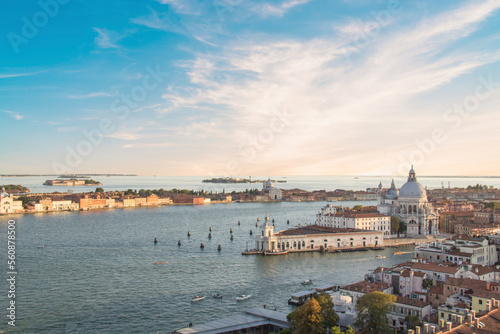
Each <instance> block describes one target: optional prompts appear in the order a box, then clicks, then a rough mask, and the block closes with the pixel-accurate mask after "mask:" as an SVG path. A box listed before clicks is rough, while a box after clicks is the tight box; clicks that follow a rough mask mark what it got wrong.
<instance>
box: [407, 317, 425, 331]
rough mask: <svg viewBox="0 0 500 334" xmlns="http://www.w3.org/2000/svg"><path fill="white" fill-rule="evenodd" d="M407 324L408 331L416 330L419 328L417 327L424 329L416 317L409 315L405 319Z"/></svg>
mask: <svg viewBox="0 0 500 334" xmlns="http://www.w3.org/2000/svg"><path fill="white" fill-rule="evenodd" d="M405 324H406V328H407V329H413V330H415V327H417V326H420V327H422V322H421V321H420V319H419V318H418V317H417V316H415V315H407V316H406V317H405Z"/></svg>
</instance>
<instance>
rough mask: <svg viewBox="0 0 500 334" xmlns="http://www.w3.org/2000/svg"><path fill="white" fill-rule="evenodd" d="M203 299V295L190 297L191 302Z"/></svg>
mask: <svg viewBox="0 0 500 334" xmlns="http://www.w3.org/2000/svg"><path fill="white" fill-rule="evenodd" d="M203 299H205V296H194V297H193V298H191V302H197V301H200V300H203Z"/></svg>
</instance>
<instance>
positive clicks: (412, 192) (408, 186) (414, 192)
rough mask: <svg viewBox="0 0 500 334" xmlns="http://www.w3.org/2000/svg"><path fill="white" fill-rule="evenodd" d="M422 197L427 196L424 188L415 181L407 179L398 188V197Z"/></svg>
mask: <svg viewBox="0 0 500 334" xmlns="http://www.w3.org/2000/svg"><path fill="white" fill-rule="evenodd" d="M408 197H410V198H424V197H427V192H426V191H425V188H424V187H423V186H422V185H421V184H420V183H418V182H417V181H408V182H406V183H405V184H403V186H402V187H401V189H400V190H399V198H408Z"/></svg>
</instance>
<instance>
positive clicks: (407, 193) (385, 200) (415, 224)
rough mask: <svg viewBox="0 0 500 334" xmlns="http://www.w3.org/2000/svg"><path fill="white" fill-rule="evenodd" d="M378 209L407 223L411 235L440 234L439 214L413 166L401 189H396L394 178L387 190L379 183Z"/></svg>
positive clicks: (408, 234)
mask: <svg viewBox="0 0 500 334" xmlns="http://www.w3.org/2000/svg"><path fill="white" fill-rule="evenodd" d="M377 209H378V212H379V213H381V214H383V215H387V216H396V217H398V218H399V219H400V220H401V221H402V222H403V223H404V224H405V225H406V235H407V236H409V237H415V236H426V235H437V234H438V226H439V225H438V215H437V213H436V212H435V211H434V208H433V206H432V205H431V204H430V203H429V201H428V200H427V192H426V190H425V188H424V187H423V186H422V185H421V184H420V183H418V182H417V176H416V173H415V171H414V170H413V167H412V168H411V170H410V172H409V175H408V181H407V182H406V183H405V184H404V185H403V186H402V187H401V189H399V190H397V189H396V185H395V184H394V180H393V181H392V184H391V187H390V188H389V189H388V190H386V191H384V190H383V189H382V184H380V185H379V200H378V205H377Z"/></svg>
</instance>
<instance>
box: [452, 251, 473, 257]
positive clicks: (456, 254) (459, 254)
mask: <svg viewBox="0 0 500 334" xmlns="http://www.w3.org/2000/svg"><path fill="white" fill-rule="evenodd" d="M448 254H449V255H455V256H462V257H471V255H472V254H470V253H464V252H461V251H460V250H459V249H454V250H451V251H450V252H449V253H448Z"/></svg>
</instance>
